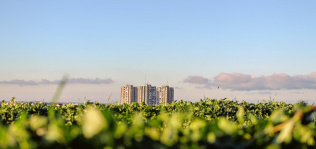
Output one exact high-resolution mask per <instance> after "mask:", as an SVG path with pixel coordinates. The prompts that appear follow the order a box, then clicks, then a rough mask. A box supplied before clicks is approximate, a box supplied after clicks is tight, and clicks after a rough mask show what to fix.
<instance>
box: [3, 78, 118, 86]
mask: <svg viewBox="0 0 316 149" xmlns="http://www.w3.org/2000/svg"><path fill="white" fill-rule="evenodd" d="M58 83H59V80H53V81H50V80H47V79H42V80H41V81H26V80H11V81H0V84H13V85H20V86H30V85H31V86H34V85H49V84H58ZM111 83H113V80H112V79H110V78H108V79H99V78H95V79H85V78H71V79H69V80H68V82H67V84H111Z"/></svg>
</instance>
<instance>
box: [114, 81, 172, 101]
mask: <svg viewBox="0 0 316 149" xmlns="http://www.w3.org/2000/svg"><path fill="white" fill-rule="evenodd" d="M172 101H174V88H173V87H169V86H168V85H166V86H161V87H156V86H152V85H150V84H148V83H146V84H145V85H142V86H133V85H129V84H128V85H126V86H122V87H121V100H120V104H132V103H133V102H137V103H145V104H148V105H154V104H161V103H172Z"/></svg>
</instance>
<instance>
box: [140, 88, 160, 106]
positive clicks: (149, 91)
mask: <svg viewBox="0 0 316 149" xmlns="http://www.w3.org/2000/svg"><path fill="white" fill-rule="evenodd" d="M137 100H138V103H142V102H145V103H146V104H148V105H153V104H157V89H156V86H151V85H149V84H146V85H144V86H139V87H138V99H137Z"/></svg>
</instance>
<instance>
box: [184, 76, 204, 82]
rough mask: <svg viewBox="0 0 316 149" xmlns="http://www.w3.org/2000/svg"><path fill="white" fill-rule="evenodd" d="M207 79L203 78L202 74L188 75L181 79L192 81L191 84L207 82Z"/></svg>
mask: <svg viewBox="0 0 316 149" xmlns="http://www.w3.org/2000/svg"><path fill="white" fill-rule="evenodd" d="M209 81H210V80H209V79H207V78H204V77H202V76H189V77H187V78H185V79H184V80H183V82H185V83H192V84H208V83H209Z"/></svg>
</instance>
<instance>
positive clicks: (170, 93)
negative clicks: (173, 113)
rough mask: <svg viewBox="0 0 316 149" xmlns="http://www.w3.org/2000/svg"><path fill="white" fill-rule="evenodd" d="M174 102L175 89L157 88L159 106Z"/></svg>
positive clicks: (167, 87)
mask: <svg viewBox="0 0 316 149" xmlns="http://www.w3.org/2000/svg"><path fill="white" fill-rule="evenodd" d="M173 100H174V88H173V87H169V86H162V87H157V101H158V103H157V104H160V103H171V102H172V101H173Z"/></svg>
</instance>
